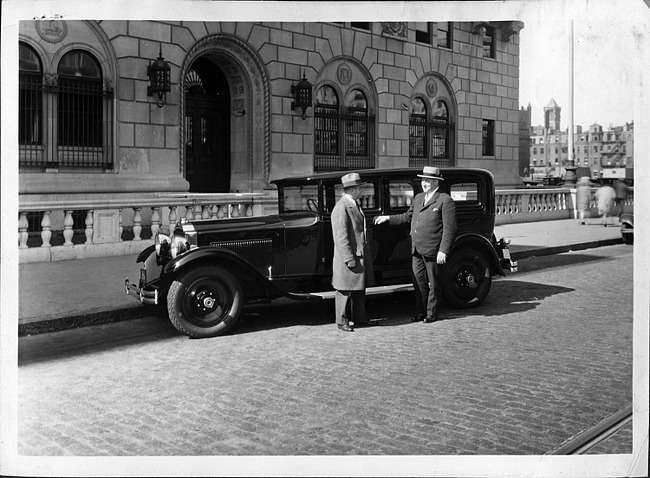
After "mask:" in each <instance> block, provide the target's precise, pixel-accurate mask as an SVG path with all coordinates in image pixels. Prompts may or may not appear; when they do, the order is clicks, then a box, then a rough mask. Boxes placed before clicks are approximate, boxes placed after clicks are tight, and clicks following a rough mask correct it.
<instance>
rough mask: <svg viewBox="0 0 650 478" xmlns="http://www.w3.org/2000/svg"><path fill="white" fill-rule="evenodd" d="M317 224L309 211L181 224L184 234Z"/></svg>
mask: <svg viewBox="0 0 650 478" xmlns="http://www.w3.org/2000/svg"><path fill="white" fill-rule="evenodd" d="M316 222H318V214H316V213H313V212H309V211H299V212H291V213H285V214H274V215H271V216H258V217H241V218H234V219H203V220H202V219H198V220H192V221H189V222H187V223H185V224H183V230H185V232H191V231H196V232H197V233H199V234H200V233H204V232H217V231H219V232H235V231H238V232H243V231H248V230H259V231H263V230H269V229H283V228H286V229H291V228H298V227H309V226H312V225H314V224H315V223H316Z"/></svg>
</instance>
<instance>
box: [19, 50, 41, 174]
mask: <svg viewBox="0 0 650 478" xmlns="http://www.w3.org/2000/svg"><path fill="white" fill-rule="evenodd" d="M42 122H43V70H42V68H41V63H40V61H39V59H38V56H37V55H36V53H35V52H34V50H32V48H31V47H28V46H27V45H25V44H23V43H20V45H19V75H18V144H19V145H20V147H19V150H20V160H19V161H20V164H21V165H26V166H39V165H40V164H41V163H42V162H44V157H43V136H42V128H43V124H42Z"/></svg>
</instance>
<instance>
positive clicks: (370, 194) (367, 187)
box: [330, 182, 379, 212]
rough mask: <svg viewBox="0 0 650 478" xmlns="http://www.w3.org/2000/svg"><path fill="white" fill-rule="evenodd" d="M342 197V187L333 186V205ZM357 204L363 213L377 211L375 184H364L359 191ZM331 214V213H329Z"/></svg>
mask: <svg viewBox="0 0 650 478" xmlns="http://www.w3.org/2000/svg"><path fill="white" fill-rule="evenodd" d="M342 196H343V185H341V184H336V185H335V186H334V197H335V203H337V202H338V201H339V199H341V197H342ZM359 204H361V209H363V210H364V211H366V210H372V209H377V208H378V206H379V205H378V204H377V185H376V183H374V182H372V183H370V182H369V183H366V184H364V185H363V187H362V189H361V197H360V198H359ZM330 212H331V211H330Z"/></svg>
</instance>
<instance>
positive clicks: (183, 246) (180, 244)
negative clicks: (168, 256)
mask: <svg viewBox="0 0 650 478" xmlns="http://www.w3.org/2000/svg"><path fill="white" fill-rule="evenodd" d="M189 248H190V244H189V242H187V239H186V238H185V236H184V235H183V236H179V235H176V234H174V236H173V237H172V239H171V253H172V258H174V257H176V256H178V255H179V254H182V253H183V252H185V251H187V250H188V249H189Z"/></svg>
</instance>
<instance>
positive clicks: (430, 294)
mask: <svg viewBox="0 0 650 478" xmlns="http://www.w3.org/2000/svg"><path fill="white" fill-rule="evenodd" d="M418 177H420V178H422V181H421V183H422V192H421V193H419V194H416V196H415V197H414V198H413V202H412V203H411V206H410V207H409V209H408V211H406V212H405V213H404V214H394V215H391V216H377V217H376V218H375V224H381V223H383V222H386V221H390V224H391V225H393V224H403V223H407V222H410V223H411V254H412V260H411V266H412V269H413V282H414V285H415V316H414V317H413V318H412V320H413V321H414V322H416V321H420V320H422V321H424V322H428V323H429V322H435V321H436V320H438V309H439V305H440V291H441V287H440V286H441V285H442V283H441V280H442V277H441V269H442V265H443V264H445V263H446V262H447V254H449V251H450V250H451V246H452V244H453V243H454V239H455V237H456V229H457V225H456V204H455V203H454V201H453V199H451V197H450V196H449V195H448V194H447V193H444V192H442V191H439V190H438V183H439V181H443V180H444V178H443V177H442V176H441V175H440V169H439V168H436V167H433V166H425V167H424V170H423V171H422V174H418Z"/></svg>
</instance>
